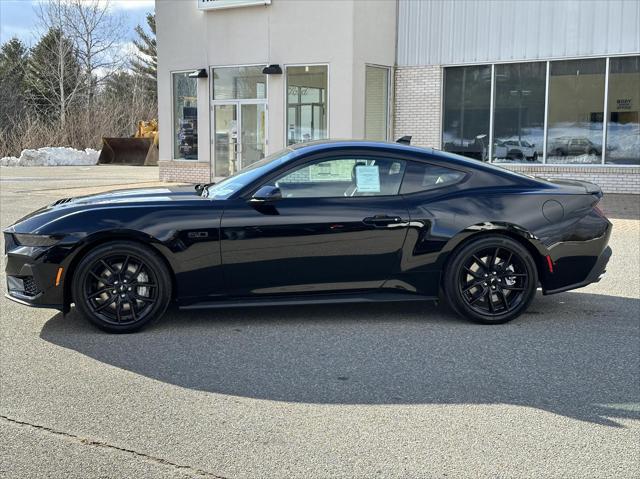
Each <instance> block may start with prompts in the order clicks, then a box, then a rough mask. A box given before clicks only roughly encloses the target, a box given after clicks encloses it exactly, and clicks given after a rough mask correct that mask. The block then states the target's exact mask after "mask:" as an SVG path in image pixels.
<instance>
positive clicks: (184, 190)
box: [48, 187, 200, 208]
mask: <svg viewBox="0 0 640 479" xmlns="http://www.w3.org/2000/svg"><path fill="white" fill-rule="evenodd" d="M199 198H200V195H198V193H197V192H196V191H195V190H194V188H193V187H175V188H137V189H131V190H116V191H107V192H105V193H98V194H96V195H88V196H79V197H77V198H62V199H59V200H57V201H55V202H54V203H52V204H51V205H49V206H48V208H61V207H71V206H79V205H101V204H118V203H128V204H130V203H142V202H164V201H176V200H197V199H199Z"/></svg>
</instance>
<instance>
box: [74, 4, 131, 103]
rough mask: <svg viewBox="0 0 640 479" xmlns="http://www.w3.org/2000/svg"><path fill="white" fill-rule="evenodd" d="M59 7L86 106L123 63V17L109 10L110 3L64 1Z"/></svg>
mask: <svg viewBox="0 0 640 479" xmlns="http://www.w3.org/2000/svg"><path fill="white" fill-rule="evenodd" d="M63 7H64V8H63V15H64V19H63V20H64V22H65V31H66V33H67V35H68V36H69V37H70V38H71V39H72V40H73V42H74V44H75V47H76V53H77V56H78V61H79V62H80V64H81V65H82V69H83V74H84V81H85V89H86V90H85V93H86V98H87V102H88V104H89V105H90V104H91V102H92V99H93V97H94V95H95V91H96V88H97V86H98V85H99V84H100V83H102V82H104V81H105V80H106V79H107V78H108V77H109V76H110V75H112V74H113V72H115V71H116V70H117V69H118V68H120V67H121V66H122V65H123V64H124V55H123V52H122V48H120V47H121V45H120V43H121V42H122V39H123V38H124V36H125V35H124V21H123V17H122V16H121V15H117V14H116V13H115V12H114V11H113V9H112V8H111V7H112V5H111V0H64V3H63Z"/></svg>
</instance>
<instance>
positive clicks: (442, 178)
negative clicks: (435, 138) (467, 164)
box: [400, 161, 465, 194]
mask: <svg viewBox="0 0 640 479" xmlns="http://www.w3.org/2000/svg"><path fill="white" fill-rule="evenodd" d="M464 177H465V173H463V172H461V171H457V170H452V169H450V168H445V167H443V166H436V165H431V164H428V163H418V162H417V161H410V162H408V163H407V170H406V172H405V174H404V178H403V180H402V186H401V188H400V194H409V193H416V192H418V191H428V190H434V189H436V188H442V187H444V186H450V185H453V184H455V183H458V182H459V181H462V179H463V178H464Z"/></svg>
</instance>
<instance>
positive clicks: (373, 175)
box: [356, 165, 380, 193]
mask: <svg viewBox="0 0 640 479" xmlns="http://www.w3.org/2000/svg"><path fill="white" fill-rule="evenodd" d="M379 170H380V169H379V167H378V165H371V166H368V165H358V166H356V186H357V187H358V191H359V192H361V193H380V171H379Z"/></svg>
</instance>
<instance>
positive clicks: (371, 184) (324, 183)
mask: <svg viewBox="0 0 640 479" xmlns="http://www.w3.org/2000/svg"><path fill="white" fill-rule="evenodd" d="M404 169H405V162H404V161H402V160H391V159H384V158H375V159H367V158H336V159H331V160H320V161H316V162H314V163H311V164H307V165H304V166H301V167H299V168H296V169H294V170H293V171H288V172H287V173H285V174H284V175H282V176H281V177H279V178H277V179H276V180H275V181H272V182H271V184H272V185H274V186H277V187H278V188H280V191H281V192H282V197H283V198H335V197H345V196H346V197H348V196H387V195H397V194H398V192H399V190H400V183H401V182H402V176H403V174H404Z"/></svg>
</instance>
